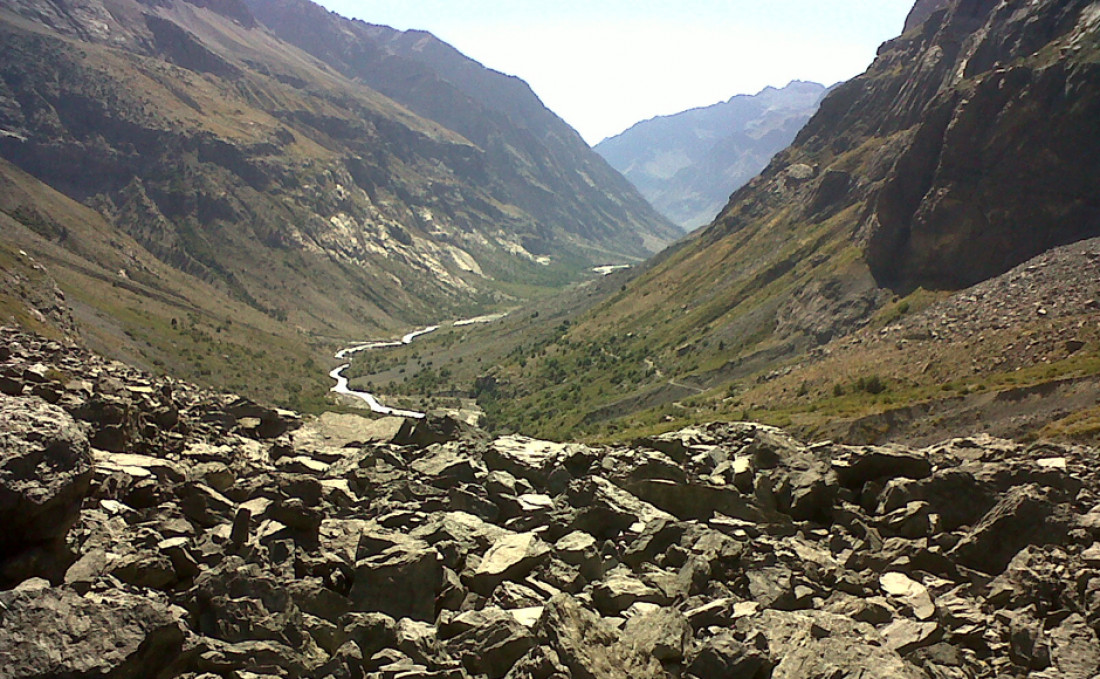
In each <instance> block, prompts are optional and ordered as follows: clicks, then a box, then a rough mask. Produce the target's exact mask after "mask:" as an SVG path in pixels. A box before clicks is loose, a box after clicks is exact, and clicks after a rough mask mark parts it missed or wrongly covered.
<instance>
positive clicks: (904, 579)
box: [879, 573, 936, 620]
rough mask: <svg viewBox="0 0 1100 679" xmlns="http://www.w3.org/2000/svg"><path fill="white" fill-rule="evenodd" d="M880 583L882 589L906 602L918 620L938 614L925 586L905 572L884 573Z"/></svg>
mask: <svg viewBox="0 0 1100 679" xmlns="http://www.w3.org/2000/svg"><path fill="white" fill-rule="evenodd" d="M879 584H880V585H881V586H882V591H884V592H886V593H887V594H889V595H890V596H892V597H896V598H897V599H899V600H901V601H902V602H904V603H905V605H906V606H908V607H909V608H910V609H911V610H912V611H913V615H914V616H915V617H916V618H917V620H928V619H929V618H931V617H932V616H934V615H935V614H936V606H935V604H933V603H932V597H931V596H930V595H929V594H928V590H927V589H926V588H925V586H924V585H922V584H920V583H919V582H917V581H915V580H912V579H910V578H909V577H908V576H907V575H905V574H904V573H884V574H883V575H882V576H881V577H880V578H879Z"/></svg>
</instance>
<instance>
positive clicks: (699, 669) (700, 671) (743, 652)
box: [686, 631, 773, 679]
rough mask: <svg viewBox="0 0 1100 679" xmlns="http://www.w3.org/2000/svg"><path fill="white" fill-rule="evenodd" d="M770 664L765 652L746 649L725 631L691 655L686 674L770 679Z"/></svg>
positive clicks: (749, 647)
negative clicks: (767, 678)
mask: <svg viewBox="0 0 1100 679" xmlns="http://www.w3.org/2000/svg"><path fill="white" fill-rule="evenodd" d="M772 666H773V663H772V660H771V658H770V657H769V655H768V653H767V649H766V648H764V649H761V648H756V647H753V646H748V645H746V644H745V643H744V642H742V641H739V640H737V639H736V638H735V637H734V636H733V634H731V633H730V632H728V631H724V632H722V633H720V634H718V635H716V636H713V637H711V638H709V639H707V640H705V641H704V642H703V643H702V644H700V646H699V647H698V648H697V649H695V650H694V651H692V653H691V657H690V662H689V663H688V664H687V667H686V670H687V673H688V674H689V675H690V676H693V677H699V678H700V679H703V678H704V677H746V679H765V677H768V676H771V675H770V671H771V669H772Z"/></svg>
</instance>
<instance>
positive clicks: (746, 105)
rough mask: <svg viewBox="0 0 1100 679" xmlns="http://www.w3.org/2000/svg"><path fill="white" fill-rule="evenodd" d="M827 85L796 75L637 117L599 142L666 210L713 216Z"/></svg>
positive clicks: (684, 216)
mask: <svg viewBox="0 0 1100 679" xmlns="http://www.w3.org/2000/svg"><path fill="white" fill-rule="evenodd" d="M827 93H828V90H827V89H826V88H825V87H824V86H823V85H819V84H817V83H810V82H800V81H795V82H792V83H790V84H788V85H787V86H785V87H782V88H774V87H766V88H764V89H763V90H761V91H760V92H759V93H757V94H755V95H747V94H742V95H737V96H735V97H731V98H730V99H729V100H728V101H725V102H721V103H718V104H714V105H713V106H705V107H702V108H695V109H691V110H690V111H683V112H682V113H676V114H673V115H668V116H659V117H657V118H651V119H649V120H645V121H642V122H640V123H637V124H636V125H634V126H633V127H631V128H630V129H628V130H626V131H625V132H623V133H621V134H618V135H616V136H614V137H611V138H609V139H605V140H603V141H602V142H600V143H599V144H597V145H596V146H595V149H596V152H597V153H599V154H600V155H602V156H603V157H604V158H605V159H606V160H607V162H609V163H611V166H612V167H614V168H615V169H616V170H618V171H619V172H622V173H623V176H625V177H626V178H627V179H629V180H630V181H631V182H633V183H634V185H635V186H636V187H638V190H639V191H641V192H642V195H644V196H645V197H646V199H647V200H649V202H650V203H651V204H652V205H653V206H654V207H655V208H657V209H658V210H659V211H660V212H661V213H662V214H664V215H666V216H667V217H668V218H669V219H671V220H672V221H674V222H676V223H677V224H679V225H680V226H682V227H684V228H685V229H687V230H692V229H695V228H697V227H700V226H703V225H705V224H709V223H710V222H711V221H713V220H714V217H715V216H716V215H717V214H718V212H719V211H720V210H721V209H722V207H723V206H724V205H725V204H726V201H728V200H729V196H730V194H731V193H733V192H734V191H736V190H737V189H739V188H741V187H742V186H744V185H745V183H747V182H748V181H749V180H750V179H752V178H753V177H755V176H756V175H757V174H759V173H760V171H761V170H763V169H764V167H765V166H767V164H768V161H769V160H771V158H772V156H774V155H775V154H776V153H778V152H779V151H782V150H783V149H784V148H786V147H787V146H788V145H789V144H790V143H791V142H792V141H794V137H795V135H796V134H798V131H799V130H800V129H802V126H803V125H805V124H806V121H807V120H809V119H810V116H812V115H813V114H814V112H815V111H817V107H818V105H819V104H820V103H821V99H822V98H823V97H824V96H825V95H826V94H827Z"/></svg>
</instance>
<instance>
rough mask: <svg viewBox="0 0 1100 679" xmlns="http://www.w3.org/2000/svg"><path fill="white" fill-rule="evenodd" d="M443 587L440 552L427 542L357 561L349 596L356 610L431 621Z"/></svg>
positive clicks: (402, 546) (394, 548) (397, 548)
mask: <svg viewBox="0 0 1100 679" xmlns="http://www.w3.org/2000/svg"><path fill="white" fill-rule="evenodd" d="M442 588H443V562H442V559H441V558H440V556H439V552H437V551H435V550H434V549H432V548H431V547H429V546H428V544H427V543H424V542H420V541H410V542H408V543H403V544H399V545H395V546H393V547H391V548H389V549H387V550H385V551H383V552H382V553H381V554H378V555H376V556H372V557H370V558H367V559H361V560H360V561H359V562H357V563H356V564H355V583H354V584H353V585H352V588H351V593H350V594H349V595H348V596H349V598H350V599H351V601H352V608H353V610H356V611H364V612H371V611H374V612H379V613H385V614H386V615H389V616H392V617H393V618H396V619H400V618H412V619H413V620H423V621H432V620H435V612H436V611H435V600H436V597H437V596H438V595H439V592H440V591H441V590H442Z"/></svg>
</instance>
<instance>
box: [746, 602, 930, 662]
mask: <svg viewBox="0 0 1100 679" xmlns="http://www.w3.org/2000/svg"><path fill="white" fill-rule="evenodd" d="M751 622H752V627H751V629H752V631H754V632H756V633H758V634H759V635H761V636H763V637H764V638H766V640H767V641H766V647H767V649H768V653H769V656H770V658H771V659H772V661H773V662H774V663H775V665H774V670H773V671H772V674H771V676H772V677H773V679H781V678H782V679H795V678H796V677H859V676H861V675H862V676H866V672H867V671H868V668H874V670H873V672H874V675H873V676H876V677H890V678H891V679H924V673H923V672H922V671H921V670H919V669H917V668H916V667H914V666H912V665H910V664H908V663H906V662H905V661H904V660H903V659H902V657H901V656H900V655H899V654H898V653H897V652H896V651H894V650H893V649H890V648H886V647H884V645H883V641H882V640H881V637H880V636H879V635H877V634H876V633H875V631H874V629H873V628H871V627H870V625H867V624H865V623H858V622H854V621H852V620H849V619H847V618H843V617H840V616H836V615H830V614H828V613H823V612H818V611H810V612H801V611H799V612H785V611H774V610H771V611H763V612H761V613H760V614H759V615H758V616H755V617H753V618H751ZM913 624H918V625H920V624H924V623H913Z"/></svg>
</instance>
